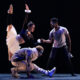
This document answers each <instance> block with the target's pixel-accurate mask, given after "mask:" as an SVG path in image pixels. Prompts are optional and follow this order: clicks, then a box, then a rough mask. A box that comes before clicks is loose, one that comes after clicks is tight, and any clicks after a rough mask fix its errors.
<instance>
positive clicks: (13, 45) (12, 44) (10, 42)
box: [6, 26, 20, 54]
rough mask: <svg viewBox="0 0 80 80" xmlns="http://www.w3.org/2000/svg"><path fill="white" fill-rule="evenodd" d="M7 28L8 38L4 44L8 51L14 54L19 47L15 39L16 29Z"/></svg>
mask: <svg viewBox="0 0 80 80" xmlns="http://www.w3.org/2000/svg"><path fill="white" fill-rule="evenodd" d="M8 29H9V26H8V27H7V33H8V37H7V39H6V44H7V46H8V49H9V51H10V52H11V53H12V54H14V53H15V52H16V51H18V50H19V49H20V46H19V42H18V40H17V39H16V36H17V32H16V29H15V28H14V26H12V28H11V29H10V30H8Z"/></svg>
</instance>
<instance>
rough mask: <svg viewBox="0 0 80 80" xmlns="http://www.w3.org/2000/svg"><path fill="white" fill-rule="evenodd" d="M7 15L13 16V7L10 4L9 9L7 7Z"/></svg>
mask: <svg viewBox="0 0 80 80" xmlns="http://www.w3.org/2000/svg"><path fill="white" fill-rule="evenodd" d="M7 13H8V14H13V5H12V4H10V7H9V9H8V12H7Z"/></svg>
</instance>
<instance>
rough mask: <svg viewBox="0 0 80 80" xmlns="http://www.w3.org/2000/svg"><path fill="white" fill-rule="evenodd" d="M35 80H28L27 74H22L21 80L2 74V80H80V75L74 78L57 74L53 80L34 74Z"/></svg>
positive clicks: (0, 79)
mask: <svg viewBox="0 0 80 80" xmlns="http://www.w3.org/2000/svg"><path fill="white" fill-rule="evenodd" d="M33 75H34V77H35V78H34V79H27V77H26V75H25V74H21V77H20V78H19V79H15V78H13V77H12V76H11V74H0V80H80V75H79V74H76V76H75V77H72V76H71V75H70V74H55V75H54V76H53V77H52V78H50V77H47V76H44V75H42V74H33Z"/></svg>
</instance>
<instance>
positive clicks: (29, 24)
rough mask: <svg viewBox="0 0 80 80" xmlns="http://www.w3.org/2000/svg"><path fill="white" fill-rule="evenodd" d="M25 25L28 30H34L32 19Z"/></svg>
mask: <svg viewBox="0 0 80 80" xmlns="http://www.w3.org/2000/svg"><path fill="white" fill-rule="evenodd" d="M27 26H28V30H29V31H30V32H34V31H35V24H34V23H33V22H32V21H30V22H29V23H28V25H27Z"/></svg>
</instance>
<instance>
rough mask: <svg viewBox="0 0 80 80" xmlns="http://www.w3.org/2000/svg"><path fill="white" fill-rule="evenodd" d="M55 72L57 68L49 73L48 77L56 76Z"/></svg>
mask: <svg viewBox="0 0 80 80" xmlns="http://www.w3.org/2000/svg"><path fill="white" fill-rule="evenodd" d="M55 72H56V67H54V68H53V69H52V70H50V71H49V72H48V76H49V77H52V76H53V75H54V74H55Z"/></svg>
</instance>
